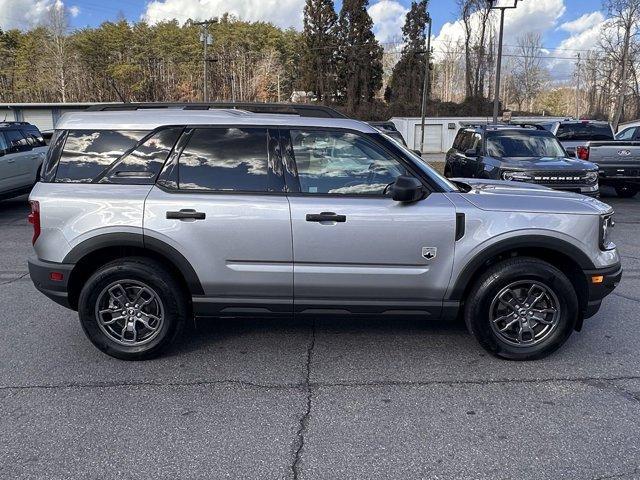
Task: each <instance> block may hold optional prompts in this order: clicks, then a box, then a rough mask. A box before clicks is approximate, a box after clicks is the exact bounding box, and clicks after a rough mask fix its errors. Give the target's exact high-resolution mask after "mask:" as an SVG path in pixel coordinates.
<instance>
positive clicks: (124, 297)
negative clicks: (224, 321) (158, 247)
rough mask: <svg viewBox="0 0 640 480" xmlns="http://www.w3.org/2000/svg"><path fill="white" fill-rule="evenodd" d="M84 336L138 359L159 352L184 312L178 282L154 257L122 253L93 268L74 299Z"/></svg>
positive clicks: (116, 353) (125, 357)
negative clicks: (124, 255)
mask: <svg viewBox="0 0 640 480" xmlns="http://www.w3.org/2000/svg"><path fill="white" fill-rule="evenodd" d="M78 313H79V316H80V323H81V325H82V328H83V329H84V331H85V333H86V334H87V337H89V340H91V342H92V343H93V344H94V345H95V346H96V347H98V348H99V349H100V350H102V351H103V352H104V353H106V354H107V355H111V356H112V357H116V358H120V359H123V360H142V359H146V358H150V357H153V356H155V355H157V354H159V353H160V352H161V351H162V350H163V349H164V348H166V347H167V346H168V345H169V344H170V343H171V342H172V341H173V340H174V338H175V337H176V336H177V335H178V333H179V332H180V330H181V328H182V326H183V324H184V323H185V319H186V318H187V302H186V300H185V298H184V294H183V293H182V289H181V288H180V286H179V285H178V284H177V283H176V282H175V281H174V280H173V278H172V277H171V275H170V274H169V273H168V272H167V271H166V270H165V269H164V268H163V267H162V266H161V265H160V264H158V263H157V262H154V261H153V260H151V259H148V258H136V257H132V258H126V259H122V260H117V261H114V262H111V263H108V264H106V265H104V266H103V267H101V268H100V269H98V271H96V272H95V273H94V274H93V275H92V276H91V277H90V278H89V280H88V281H87V282H86V283H85V286H84V288H83V289H82V292H81V293H80V298H79V301H78Z"/></svg>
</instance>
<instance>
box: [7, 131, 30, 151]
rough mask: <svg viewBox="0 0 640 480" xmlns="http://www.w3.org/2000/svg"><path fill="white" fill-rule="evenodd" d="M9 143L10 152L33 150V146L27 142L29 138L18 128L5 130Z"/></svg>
mask: <svg viewBox="0 0 640 480" xmlns="http://www.w3.org/2000/svg"><path fill="white" fill-rule="evenodd" d="M4 135H5V138H6V139H7V143H8V144H9V151H10V152H14V153H16V152H26V151H28V150H31V146H30V145H29V143H28V142H27V139H26V138H25V137H24V135H22V133H21V132H20V131H18V130H5V132H4Z"/></svg>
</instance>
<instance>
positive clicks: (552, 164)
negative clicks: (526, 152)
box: [501, 157, 598, 171]
mask: <svg viewBox="0 0 640 480" xmlns="http://www.w3.org/2000/svg"><path fill="white" fill-rule="evenodd" d="M501 160H502V162H503V165H502V167H501V168H505V169H509V168H514V169H522V170H540V171H575V170H597V169H598V167H597V166H596V165H595V164H594V163H591V162H585V161H584V160H578V159H577V158H556V157H542V158H540V157H530V158H528V157H527V158H522V157H518V158H515V157H511V158H503V159H501Z"/></svg>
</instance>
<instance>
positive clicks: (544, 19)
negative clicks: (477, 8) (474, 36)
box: [434, 0, 566, 55]
mask: <svg viewBox="0 0 640 480" xmlns="http://www.w3.org/2000/svg"><path fill="white" fill-rule="evenodd" d="M565 11H566V7H565V5H564V0H535V1H526V2H521V3H518V8H516V9H513V10H506V13H505V18H504V44H505V45H506V46H510V45H515V44H516V40H517V38H518V37H519V36H520V35H522V34H525V33H530V32H539V33H542V32H544V31H545V30H548V29H551V28H554V27H556V25H557V23H558V20H559V19H560V17H561V16H562V15H563V14H564V13H565ZM471 21H472V22H474V23H476V24H477V23H478V22H479V15H477V14H476V15H474V16H473V17H472V19H471ZM493 22H494V25H495V27H496V29H497V28H498V27H497V25H498V14H497V12H496V13H495V14H494V16H493ZM463 40H464V23H463V22H462V20H456V21H455V22H448V23H445V24H444V25H443V26H442V29H441V30H440V33H439V34H438V35H437V36H436V37H435V40H434V48H435V52H436V55H438V52H439V51H440V52H442V51H446V50H448V49H450V48H451V47H452V46H453V45H455V44H456V43H457V42H462V41H463Z"/></svg>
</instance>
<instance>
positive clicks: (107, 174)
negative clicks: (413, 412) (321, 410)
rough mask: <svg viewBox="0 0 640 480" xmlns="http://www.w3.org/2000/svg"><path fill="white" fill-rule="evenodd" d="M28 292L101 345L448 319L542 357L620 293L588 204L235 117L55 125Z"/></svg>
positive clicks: (382, 145) (330, 130)
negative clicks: (303, 326)
mask: <svg viewBox="0 0 640 480" xmlns="http://www.w3.org/2000/svg"><path fill="white" fill-rule="evenodd" d="M30 202H31V209H32V210H31V214H30V216H29V220H30V222H31V223H32V224H33V228H34V235H33V244H34V248H35V253H36V256H35V257H33V258H32V259H30V261H29V270H30V273H31V278H32V280H33V282H34V284H35V286H36V287H37V288H38V289H39V290H40V291H41V292H43V293H44V294H45V295H47V296H49V297H50V298H51V299H53V300H55V301H56V302H58V303H60V304H62V305H64V306H66V307H68V308H71V309H73V310H77V311H78V313H79V317H80V323H81V325H82V328H83V329H84V331H85V332H86V334H87V336H88V337H89V339H90V340H91V341H92V342H93V343H94V344H95V346H97V347H98V348H99V349H101V350H102V351H104V352H106V353H107V354H109V355H112V356H114V357H117V358H121V359H142V358H147V357H150V356H152V355H156V354H158V353H159V352H160V351H161V350H162V349H163V348H165V347H167V346H168V345H169V344H170V343H171V341H172V340H173V339H174V338H175V337H176V336H177V335H178V334H179V332H180V330H181V327H182V326H183V325H184V324H185V323H186V322H187V321H189V319H190V318H192V317H194V316H195V317H216V316H225V317H228V316H243V315H244V316H247V315H248V316H269V315H275V316H277V315H320V314H329V315H345V316H347V315H366V316H373V315H382V316H398V315H413V316H416V317H419V318H424V319H456V318H458V317H459V316H461V317H464V320H465V321H466V324H467V326H468V328H469V330H470V332H471V333H472V334H473V335H475V336H476V338H477V339H478V341H479V343H480V344H481V345H482V346H483V347H484V348H485V349H487V350H488V351H490V352H491V353H493V354H495V355H497V356H499V357H502V358H508V359H520V360H525V359H535V358H540V357H543V356H545V355H548V354H549V353H551V352H553V351H554V350H556V349H557V348H559V347H560V346H561V345H562V344H563V343H564V341H565V340H566V339H567V338H568V337H569V335H570V334H571V333H572V331H574V330H580V328H581V326H582V322H583V319H585V318H588V317H590V316H593V315H594V314H595V313H596V312H597V311H598V309H599V307H600V304H601V302H602V299H603V298H604V297H605V296H606V295H608V294H609V293H611V291H612V290H613V289H614V288H615V286H616V285H617V283H618V281H619V280H620V277H621V274H622V271H621V267H620V259H619V256H618V252H617V250H616V247H615V245H614V244H613V243H612V240H611V236H610V235H611V228H612V227H613V211H612V209H611V207H609V206H608V205H605V204H604V203H602V202H600V201H598V200H596V199H593V198H587V197H584V196H581V195H576V194H573V193H568V192H561V191H555V190H551V189H548V188H545V187H542V186H537V185H529V184H521V183H517V184H516V183H514V182H504V181H496V180H480V179H478V180H467V181H464V182H463V181H449V180H447V179H445V178H443V177H442V176H440V175H439V174H438V173H436V172H435V171H434V170H433V169H432V168H430V167H429V166H428V165H427V164H426V163H425V162H424V161H422V159H421V158H420V157H418V156H416V155H415V154H413V153H411V152H410V151H409V150H407V149H406V148H404V147H403V146H402V145H400V144H399V143H398V142H395V141H393V140H391V139H389V138H388V137H386V136H385V135H384V134H382V133H380V132H379V131H377V130H376V129H375V128H373V127H372V126H370V125H367V124H365V123H362V122H359V121H355V120H349V119H337V118H303V117H299V116H292V115H271V114H253V113H248V112H242V111H238V110H224V109H221V110H200V111H190V110H185V109H179V108H169V109H167V110H159V109H154V110H145V109H138V110H137V111H131V112H127V111H124V112H82V113H69V114H66V115H65V116H64V117H63V118H62V119H61V120H60V122H59V124H58V126H57V129H56V132H55V135H54V138H53V139H52V143H51V148H50V150H49V153H48V157H47V159H46V162H45V165H44V166H43V171H42V178H41V182H39V183H38V184H37V185H36V187H35V189H34V190H33V192H32V194H31V197H30Z"/></svg>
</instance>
